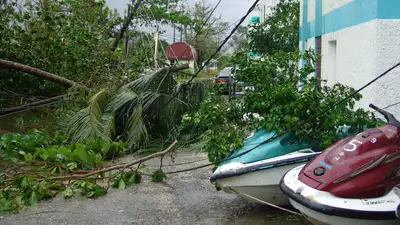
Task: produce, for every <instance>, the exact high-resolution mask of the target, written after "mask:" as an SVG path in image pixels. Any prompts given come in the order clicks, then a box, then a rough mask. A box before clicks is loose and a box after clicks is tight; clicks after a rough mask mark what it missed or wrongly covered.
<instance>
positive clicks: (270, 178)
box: [217, 163, 301, 206]
mask: <svg viewBox="0 0 400 225" xmlns="http://www.w3.org/2000/svg"><path fill="white" fill-rule="evenodd" d="M300 164H301V163H299V164H293V165H288V166H282V167H276V168H271V169H265V170H259V171H255V172H251V173H246V174H243V175H240V176H235V177H229V178H225V179H221V180H218V181H217V183H218V185H219V186H220V187H221V188H222V190H224V191H225V192H227V193H232V192H234V193H236V194H238V195H239V196H241V197H243V198H244V199H246V200H248V201H251V202H256V203H262V202H260V201H257V200H261V201H264V202H268V203H271V204H274V205H280V206H285V205H290V203H289V199H288V198H287V197H286V196H285V195H283V194H282V192H281V190H280V189H279V181H280V180H281V178H282V176H283V175H284V174H285V173H286V172H287V171H288V170H290V169H292V168H294V167H296V166H298V165H300ZM246 195H250V196H251V197H253V198H255V199H257V200H254V199H252V198H248V197H247V196H246Z"/></svg>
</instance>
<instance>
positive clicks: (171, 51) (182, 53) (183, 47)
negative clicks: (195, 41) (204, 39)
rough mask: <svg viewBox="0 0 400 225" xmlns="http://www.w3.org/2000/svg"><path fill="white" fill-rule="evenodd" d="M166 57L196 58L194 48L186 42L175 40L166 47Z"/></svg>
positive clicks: (173, 58) (172, 58) (174, 58)
mask: <svg viewBox="0 0 400 225" xmlns="http://www.w3.org/2000/svg"><path fill="white" fill-rule="evenodd" d="M167 57H168V59H169V60H197V59H198V55H197V51H196V49H194V48H193V47H192V46H191V45H189V44H188V43H186V42H176V43H173V44H172V45H170V46H168V48H167Z"/></svg>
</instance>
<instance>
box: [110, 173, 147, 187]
mask: <svg viewBox="0 0 400 225" xmlns="http://www.w3.org/2000/svg"><path fill="white" fill-rule="evenodd" d="M141 181H142V175H141V174H140V173H139V172H136V171H135V172H123V173H120V174H118V176H117V177H116V178H115V180H114V183H113V184H112V187H114V188H118V189H125V188H126V187H127V186H129V185H132V184H139V183H140V182H141Z"/></svg>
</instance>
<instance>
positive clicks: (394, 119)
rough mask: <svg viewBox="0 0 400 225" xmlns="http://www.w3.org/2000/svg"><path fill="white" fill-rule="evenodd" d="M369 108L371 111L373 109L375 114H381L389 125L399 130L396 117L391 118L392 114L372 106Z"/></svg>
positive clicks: (399, 123)
mask: <svg viewBox="0 0 400 225" xmlns="http://www.w3.org/2000/svg"><path fill="white" fill-rule="evenodd" d="M369 107H370V108H372V109H375V110H376V111H377V112H379V113H380V114H382V115H383V116H384V117H385V119H386V120H387V122H388V123H389V124H392V125H394V126H396V127H398V128H400V122H399V121H398V120H397V119H396V117H394V116H393V114H391V113H390V112H387V111H385V110H383V109H380V108H378V107H377V106H376V105H374V104H369Z"/></svg>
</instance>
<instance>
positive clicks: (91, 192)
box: [64, 181, 107, 198]
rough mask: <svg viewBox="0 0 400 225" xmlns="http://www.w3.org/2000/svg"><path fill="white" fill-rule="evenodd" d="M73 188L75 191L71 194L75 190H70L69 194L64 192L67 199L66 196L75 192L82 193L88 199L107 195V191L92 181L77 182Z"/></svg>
mask: <svg viewBox="0 0 400 225" xmlns="http://www.w3.org/2000/svg"><path fill="white" fill-rule="evenodd" d="M72 187H73V188H74V189H75V190H74V191H72V192H71V190H73V189H71V190H68V191H67V193H65V191H64V196H65V197H67V195H65V194H70V193H73V192H80V194H81V195H83V196H86V197H87V198H98V197H101V196H103V195H105V194H106V193H107V190H106V189H105V188H104V187H102V186H100V185H98V184H96V183H95V182H92V181H77V182H75V183H74V184H73V185H72Z"/></svg>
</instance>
